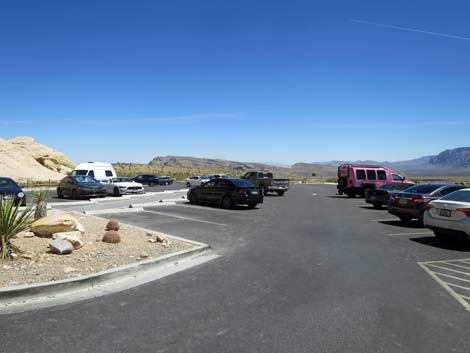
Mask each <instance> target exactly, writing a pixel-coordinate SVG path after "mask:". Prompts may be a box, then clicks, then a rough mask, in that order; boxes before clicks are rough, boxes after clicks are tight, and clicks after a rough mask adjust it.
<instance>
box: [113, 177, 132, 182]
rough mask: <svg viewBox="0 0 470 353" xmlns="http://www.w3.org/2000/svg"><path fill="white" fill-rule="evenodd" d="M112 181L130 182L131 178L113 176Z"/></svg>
mask: <svg viewBox="0 0 470 353" xmlns="http://www.w3.org/2000/svg"><path fill="white" fill-rule="evenodd" d="M112 180H113V183H132V179H131V178H113V179H112Z"/></svg>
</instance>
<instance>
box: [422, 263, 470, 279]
mask: <svg viewBox="0 0 470 353" xmlns="http://www.w3.org/2000/svg"><path fill="white" fill-rule="evenodd" d="M427 266H433V267H437V268H440V269H441V270H445V271H450V272H455V273H460V274H462V275H466V276H469V275H470V273H469V272H463V271H459V270H454V269H452V268H447V267H443V266H439V265H436V264H433V263H429V264H427Z"/></svg>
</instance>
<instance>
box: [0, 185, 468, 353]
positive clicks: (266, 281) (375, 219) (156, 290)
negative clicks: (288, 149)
mask: <svg viewBox="0 0 470 353" xmlns="http://www.w3.org/2000/svg"><path fill="white" fill-rule="evenodd" d="M72 208H73V207H71V208H70V209H72ZM100 216H101V217H106V218H116V219H118V220H120V221H121V222H125V223H130V224H134V225H138V226H141V227H144V228H149V229H153V230H160V231H163V232H165V233H169V234H173V235H176V236H183V237H186V238H190V239H193V240H196V241H201V242H205V243H208V244H210V245H211V246H212V248H213V251H214V252H215V253H217V254H219V255H221V256H220V257H219V258H218V259H217V260H214V261H211V262H209V263H207V264H205V265H202V266H199V267H196V268H193V269H190V270H187V271H185V272H181V273H178V274H175V275H173V276H170V277H167V278H163V279H161V280H159V281H156V282H152V283H149V284H146V285H143V286H140V287H137V288H134V289H132V290H128V291H124V292H121V293H116V294H111V295H109V296H106V297H101V298H96V299H93V300H87V301H85V302H81V303H75V304H72V305H66V306H63V307H58V308H53V309H44V310H41V311H38V312H30V313H24V314H19V315H12V316H10V317H8V318H6V317H2V318H0V320H1V321H4V320H8V325H2V327H7V329H6V332H5V334H4V339H2V344H3V349H4V350H5V351H8V352H23V351H49V352H59V351H61V350H62V348H61V347H60V346H58V345H54V344H52V343H51V342H49V341H48V340H45V339H43V337H45V335H46V334H47V332H49V331H50V330H53V329H54V328H56V327H60V330H57V331H56V335H55V339H57V340H59V339H65V338H66V337H67V339H69V340H71V342H72V343H76V344H71V345H70V346H69V348H71V349H70V350H68V351H74V352H75V351H76V352H79V351H80V352H83V351H99V352H116V351H119V352H120V351H122V352H124V351H136V352H137V351H138V352H143V351H160V352H189V351H190V352H270V353H271V352H338V351H344V348H345V347H347V349H348V351H351V352H468V351H470V340H468V332H469V330H470V316H469V315H470V313H469V312H468V311H467V307H466V306H465V305H464V304H463V303H465V301H466V300H467V299H466V297H469V298H470V294H466V292H465V290H466V289H465V288H468V287H470V286H468V283H470V265H468V264H469V263H470V246H469V245H468V244H466V243H455V242H448V243H442V242H439V241H437V240H436V238H435V237H434V235H433V234H432V232H430V231H429V230H427V229H425V228H422V227H421V226H420V225H419V224H418V223H411V224H403V223H401V222H400V221H399V220H398V219H397V218H395V217H393V216H391V215H389V214H388V212H387V211H386V210H385V209H384V210H375V209H373V208H371V207H369V206H368V205H367V204H366V203H365V202H364V200H363V199H360V198H352V199H350V198H347V197H343V196H338V195H336V190H335V186H333V185H320V184H319V185H293V186H292V189H291V190H290V191H289V192H288V193H287V194H286V195H285V196H284V197H279V196H267V197H265V200H264V203H263V204H261V205H259V206H258V208H256V209H253V210H251V209H248V208H246V207H237V208H235V209H231V210H224V209H221V208H217V207H207V206H198V205H189V204H187V203H185V202H183V203H177V204H171V205H167V206H164V205H162V206H145V207H143V210H142V211H140V212H133V213H109V214H103V215H100ZM439 271H440V272H439ZM456 271H458V272H456ZM436 273H441V274H443V275H444V276H440V275H439V274H436ZM445 275H447V279H445ZM449 276H452V277H454V278H451V277H449ZM459 281H460V282H459ZM449 283H451V285H449ZM452 285H453V287H452ZM459 287H462V288H459ZM449 289H451V290H449ZM39 317H41V318H45V319H41V320H38V318H39ZM71 318H73V319H71ZM103 318H106V325H103ZM39 321H40V322H39ZM77 327H82V328H83V327H85V329H84V330H83V331H82V332H81V335H82V336H81V337H78V336H74V334H73V332H75V328H77ZM148 327H152V331H153V332H155V333H158V334H155V335H149V334H148V330H147V328H148ZM116 328H118V331H120V332H123V331H125V332H127V334H126V335H125V337H123V336H120V335H119V334H117V332H116ZM26 333H27V334H28V336H29V337H31V339H30V340H29V341H28V342H27V343H25V342H24V341H22V340H21V339H20V338H21V337H22V335H24V334H26ZM84 337H86V339H82V338H84ZM109 342H113V344H112V345H110V344H109ZM73 347H76V348H73ZM78 347H80V348H78ZM111 347H112V348H111Z"/></svg>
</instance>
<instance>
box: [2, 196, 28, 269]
mask: <svg viewBox="0 0 470 353" xmlns="http://www.w3.org/2000/svg"><path fill="white" fill-rule="evenodd" d="M32 213H33V210H32V208H31V206H28V207H26V208H25V209H23V210H20V203H19V202H15V200H14V198H11V199H8V200H3V199H0V259H1V260H6V259H9V258H10V257H11V254H12V253H22V252H23V251H22V250H21V249H20V248H18V247H17V246H16V245H14V244H12V243H11V240H12V239H13V237H14V236H15V235H16V234H18V233H20V232H23V231H25V230H27V229H28V228H29V226H30V225H31V223H32V222H33V218H32V217H31V215H32Z"/></svg>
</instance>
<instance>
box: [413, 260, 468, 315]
mask: <svg viewBox="0 0 470 353" xmlns="http://www.w3.org/2000/svg"><path fill="white" fill-rule="evenodd" d="M462 260H465V261H464V262H467V261H470V259H462ZM462 260H448V261H428V262H418V265H419V266H420V267H421V268H422V269H423V270H424V271H425V272H426V273H427V274H428V275H430V276H431V277H432V278H433V279H434V280H435V281H436V282H437V283H439V284H440V285H441V286H442V287H443V288H444V289H445V290H446V291H447V292H448V293H449V294H450V295H451V296H452V297H453V298H454V299H455V300H457V301H458V302H459V303H460V304H461V305H462V306H463V307H464V308H465V309H466V310H467V311H470V303H469V302H468V301H467V300H470V297H469V296H468V295H467V296H466V295H462V294H459V293H457V292H456V291H455V290H454V289H453V288H459V289H462V290H465V291H467V292H470V286H469V287H465V286H461V285H458V284H454V283H450V282H447V281H445V280H443V279H441V278H440V277H439V276H443V277H447V278H453V277H455V278H453V279H457V280H460V281H464V282H467V281H468V277H467V275H468V274H466V273H465V277H464V278H459V277H457V276H458V274H456V275H455V276H451V275H444V274H442V273H440V272H437V271H434V270H433V269H432V268H431V267H430V266H434V267H440V266H438V265H437V266H436V264H442V265H446V264H449V262H451V261H462ZM441 268H442V267H441ZM444 270H449V269H447V268H444Z"/></svg>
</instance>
